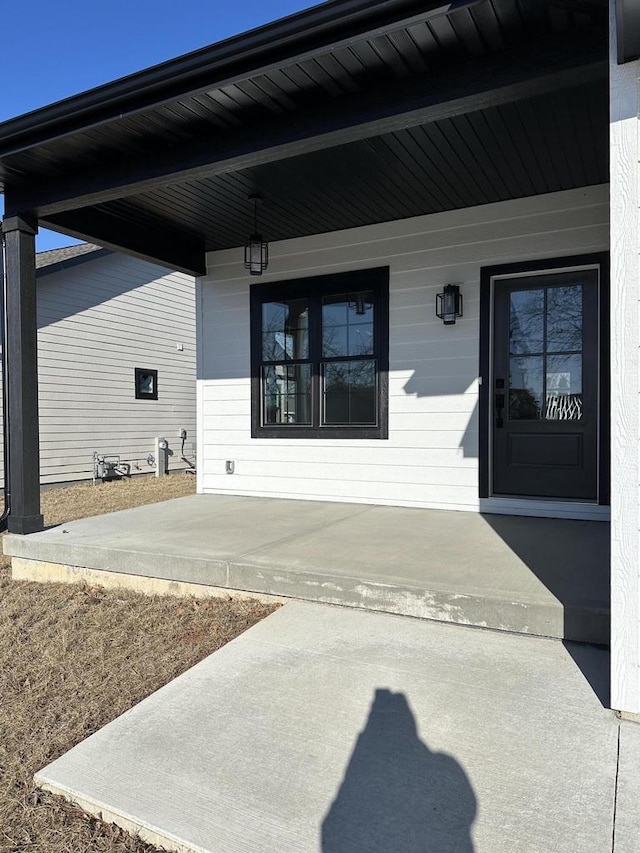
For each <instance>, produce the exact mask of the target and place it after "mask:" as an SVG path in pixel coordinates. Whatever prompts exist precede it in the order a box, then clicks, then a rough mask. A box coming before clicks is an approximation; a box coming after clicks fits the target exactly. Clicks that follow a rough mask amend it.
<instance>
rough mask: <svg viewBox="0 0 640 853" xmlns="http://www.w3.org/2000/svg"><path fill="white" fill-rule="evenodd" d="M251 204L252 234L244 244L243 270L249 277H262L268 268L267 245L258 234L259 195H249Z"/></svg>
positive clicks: (260, 198) (260, 197) (260, 199)
mask: <svg viewBox="0 0 640 853" xmlns="http://www.w3.org/2000/svg"><path fill="white" fill-rule="evenodd" d="M249 201H252V202H253V234H251V235H250V236H249V239H248V240H247V242H246V243H245V244H244V268H245V269H246V270H249V272H250V274H251V275H262V273H263V272H264V271H265V270H266V268H267V267H268V266H269V244H268V243H267V242H266V240H263V239H262V235H261V234H259V233H258V204H259V203H260V202H261V201H262V196H260V195H250V196H249Z"/></svg>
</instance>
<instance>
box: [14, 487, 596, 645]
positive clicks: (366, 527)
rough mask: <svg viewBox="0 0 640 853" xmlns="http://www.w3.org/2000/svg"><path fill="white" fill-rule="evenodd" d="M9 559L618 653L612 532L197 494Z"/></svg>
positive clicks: (29, 566)
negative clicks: (612, 639) (612, 638)
mask: <svg viewBox="0 0 640 853" xmlns="http://www.w3.org/2000/svg"><path fill="white" fill-rule="evenodd" d="M4 549H5V553H7V554H10V555H13V556H15V557H16V558H18V559H16V560H14V569H15V570H16V571H18V570H19V571H20V572H21V574H19V575H18V576H20V577H36V578H38V579H42V578H43V577H46V575H47V571H53V568H52V567H55V566H57V567H60V566H71V567H73V568H75V567H84V568H89V569H97V570H101V571H109V572H120V573H125V574H128V575H139V576H146V577H151V578H161V579H165V580H169V581H181V582H186V583H193V584H205V585H209V586H215V587H222V588H225V589H237V590H248V591H251V592H257V593H268V594H271V595H278V596H286V597H292V598H301V599H307V600H314V601H321V602H325V603H330V604H344V605H349V606H352V607H362V608H368V609H372V610H380V611H386V612H391V613H400V614H405V615H411V616H420V617H425V618H429V619H437V620H441V621H446V622H458V623H462V624H471V625H479V626H487V627H492V628H499V629H504V630H508V631H517V632H523V633H531V634H539V635H543V636H551V637H561V638H567V639H573V640H581V641H583V642H590V643H601V644H605V645H606V644H608V642H609V525H608V524H607V523H604V522H594V521H567V520H563V519H547V518H522V517H514V516H504V515H502V516H501V515H484V516H483V515H479V514H477V513H465V512H444V511H437V510H422V509H403V508H401V507H381V506H363V505H360V504H344V503H326V502H313V501H292V500H276V499H262V498H247V497H238V496H224V495H194V496H193V497H187V498H180V499H178V500H173V501H168V502H167V503H164V504H153V505H150V506H143V507H137V508H136V509H131V510H127V511H125V512H117V513H113V514H111V515H105V516H99V517H97V518H87V519H81V520H79V521H74V522H71V523H68V524H64V525H62V526H60V527H56V528H53V529H51V530H46V531H44V532H42V533H36V534H34V535H32V536H12V535H9V536H6V537H5V539H4ZM43 563H44V564H46V565H45V566H44V568H43V567H42V564H43ZM36 570H37V571H36ZM34 572H35V573H34ZM38 572H39V573H38Z"/></svg>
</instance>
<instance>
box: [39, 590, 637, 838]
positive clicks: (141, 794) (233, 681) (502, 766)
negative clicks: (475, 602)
mask: <svg viewBox="0 0 640 853" xmlns="http://www.w3.org/2000/svg"><path fill="white" fill-rule="evenodd" d="M607 668H608V656H607V654H606V652H605V651H603V650H598V649H594V648H588V647H585V646H579V645H572V644H563V643H562V642H560V641H557V640H548V639H541V638H534V637H525V636H514V635H508V634H504V633H499V632H492V631H483V630H479V629H474V628H466V627H461V626H452V625H443V624H437V623H433V622H425V621H421V620H416V619H406V618H405V619H403V618H400V617H397V616H391V615H386V614H378V613H366V612H362V611H356V610H349V609H345V608H335V607H329V606H325V605H318V604H308V603H303V602H294V603H290V604H287V605H285V606H284V607H283V608H282V609H281V610H279V611H278V612H276V613H275V614H274V615H272V616H270V617H269V618H267V619H266V620H264V621H263V622H262V623H260V624H259V625H257V626H256V627H254V628H252V629H251V630H250V631H248V632H247V633H246V634H244V635H242V636H241V637H239V638H238V639H236V640H234V641H233V642H232V643H230V644H229V645H228V646H226V647H224V648H223V649H221V650H220V651H219V652H216V653H215V654H213V655H212V656H210V657H209V658H207V659H206V660H204V661H203V662H202V663H200V664H199V665H198V666H196V667H194V668H193V669H191V670H190V671H188V672H187V673H185V674H184V675H182V676H181V677H180V678H178V679H176V680H175V681H173V682H172V683H171V684H169V685H167V686H166V687H164V688H163V689H162V690H160V691H158V692H157V693H155V694H154V695H152V696H151V697H149V698H148V699H146V700H145V701H143V702H142V703H140V704H139V705H138V706H137V707H135V708H133V709H132V710H131V711H129V712H128V713H127V714H125V715H124V716H122V717H121V718H119V719H118V720H116V721H115V722H113V723H111V724H110V725H108V726H106V727H105V728H104V729H102V730H101V731H100V732H98V733H97V734H95V735H93V736H92V737H90V738H89V739H88V740H86V741H84V742H83V743H82V744H80V745H79V746H77V747H75V748H74V749H73V750H71V751H70V752H69V753H67V754H66V755H65V756H63V757H62V758H60V759H58V760H57V761H55V762H54V763H53V764H51V765H50V766H49V767H47V768H45V769H44V770H42V771H41V772H40V773H39V774H38V775H37V781H38V783H39V784H40V785H42V786H44V787H46V788H49V789H50V790H53V791H55V792H58V793H62V794H65V795H67V796H69V797H71V798H72V799H75V800H76V801H78V802H79V803H80V804H81V805H83V806H84V807H85V808H86V809H88V810H89V811H91V812H94V813H102V815H103V817H104V818H105V819H106V820H109V821H115V822H116V823H118V824H121V825H123V826H125V827H126V828H128V829H133V830H140V831H141V833H142V835H143V836H144V837H146V838H148V839H149V840H152V841H154V842H155V843H156V844H160V845H163V846H165V847H166V848H167V849H171V850H180V851H198V853H249V851H251V853H293V852H294V853H429V851H433V853H612V851H613V853H638V850H639V849H640V809H638V802H640V726H637V725H634V724H633V723H620V722H619V721H618V720H617V719H616V718H615V717H614V715H613V714H612V712H611V711H608V710H606V708H605V707H603V704H602V703H601V701H600V699H599V698H598V695H597V693H598V692H599V693H600V694H601V695H602V691H603V689H604V684H606V680H607V679H606V673H607ZM602 698H605V699H606V697H602Z"/></svg>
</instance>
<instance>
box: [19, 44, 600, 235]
mask: <svg viewBox="0 0 640 853" xmlns="http://www.w3.org/2000/svg"><path fill="white" fill-rule="evenodd" d="M608 68H609V62H608V59H607V43H606V38H600V35H599V34H595V37H593V35H592V36H590V37H588V38H587V37H585V36H583V35H582V34H580V35H579V37H576V38H574V39H568V38H567V37H565V36H561V37H558V36H553V37H550V38H548V39H547V40H545V41H543V42H539V43H536V44H535V45H531V46H529V47H528V48H524V47H520V48H518V49H517V50H516V49H512V50H510V51H504V52H503V53H501V54H500V55H499V56H492V57H488V58H486V59H485V60H483V61H482V62H481V63H480V62H477V61H473V60H468V61H467V62H464V63H460V64H459V65H458V66H456V67H455V68H453V69H448V70H447V71H442V72H439V73H434V74H432V75H430V77H429V79H428V81H427V82H425V81H423V80H422V79H421V78H419V79H417V80H414V79H409V80H407V81H397V82H395V83H393V84H392V85H387V86H377V87H376V88H375V89H374V90H373V91H371V92H369V93H364V94H362V93H358V94H357V95H354V96H344V97H343V98H341V99H340V101H339V102H336V103H334V104H332V105H331V108H330V109H329V110H328V109H327V107H326V105H324V104H319V105H313V106H311V107H309V108H303V109H301V110H300V111H299V112H298V113H297V114H296V115H295V116H294V118H293V120H292V119H291V118H290V117H289V116H286V117H284V118H283V117H274V118H272V119H270V120H265V121H263V122H261V123H260V125H259V126H257V127H255V128H252V129H242V130H241V131H239V132H238V133H233V132H229V133H228V134H225V135H224V136H222V137H221V138H220V139H217V138H214V139H210V138H203V137H202V136H200V137H198V139H194V140H192V141H188V142H184V143H183V144H182V145H181V147H180V156H179V157H176V155H175V152H174V150H173V149H169V151H167V150H166V148H163V147H160V148H158V149H157V150H154V149H153V148H151V147H149V149H148V150H147V151H146V152H145V157H144V161H133V162H131V161H123V162H118V163H116V164H114V165H112V166H107V165H106V164H105V165H104V166H103V167H102V168H101V169H100V170H97V171H96V170H92V171H91V172H88V173H85V174H83V173H81V172H76V173H75V174H74V175H73V176H66V177H64V178H56V179H52V180H43V179H41V178H40V179H38V180H37V181H34V182H33V185H32V184H30V183H28V182H27V183H24V184H23V185H22V186H20V187H16V188H14V189H11V190H10V191H7V194H6V198H5V208H6V210H7V211H9V212H11V213H19V212H24V211H30V212H32V213H35V214H37V216H39V217H40V218H44V219H49V218H51V217H53V219H54V221H55V218H56V217H57V216H58V214H59V213H64V212H65V211H69V210H74V209H77V208H81V207H85V208H87V207H89V206H92V205H97V204H103V203H105V202H108V201H112V200H114V199H120V198H125V197H127V196H134V195H136V194H139V193H142V192H146V191H149V190H153V189H156V188H160V187H163V186H169V185H170V184H172V183H175V182H179V181H187V180H199V179H201V178H205V177H213V176H215V175H220V174H226V173H229V172H234V171H238V170H241V169H244V168H251V167H255V166H258V165H264V164H266V163H272V162H276V161H279V160H284V159H287V158H290V157H296V156H299V155H303V154H309V153H311V152H313V151H318V150H324V149H326V148H330V147H338V146H340V145H345V144H349V143H351V142H355V141H358V140H360V139H365V138H369V137H372V136H379V135H381V134H384V133H392V132H394V131H397V130H401V129H404V128H407V127H413V126H416V125H420V124H425V123H427V122H434V121H441V120H443V119H448V118H452V117H454V116H456V115H460V114H461V113H465V112H472V111H475V110H480V109H487V108H488V107H494V106H497V105H499V104H504V103H511V102H513V101H516V100H519V99H522V98H530V97H534V96H537V95H541V94H546V93H549V92H555V91H558V90H559V89H563V88H572V87H574V86H579V85H582V84H585V83H588V82H592V81H594V80H597V79H606V76H607V73H608ZM101 242H102V241H101Z"/></svg>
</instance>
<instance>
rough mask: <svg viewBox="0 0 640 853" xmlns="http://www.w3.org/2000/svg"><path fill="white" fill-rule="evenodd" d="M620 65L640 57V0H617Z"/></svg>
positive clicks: (617, 38)
mask: <svg viewBox="0 0 640 853" xmlns="http://www.w3.org/2000/svg"><path fill="white" fill-rule="evenodd" d="M616 40H617V43H618V57H617V58H618V65H624V63H625V62H631V61H632V60H634V59H638V58H639V57H640V0H616Z"/></svg>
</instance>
